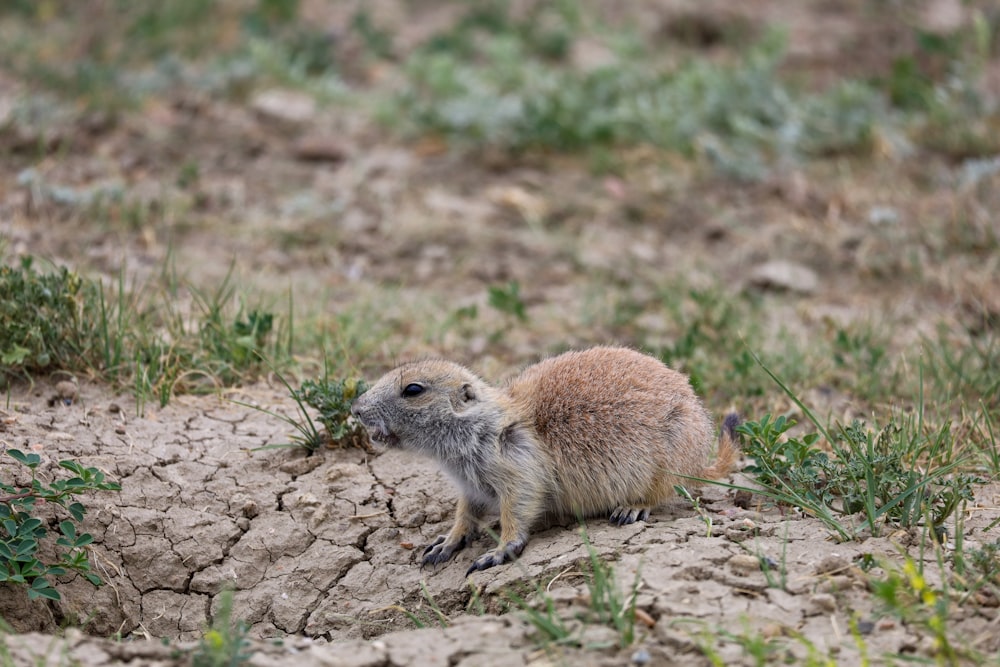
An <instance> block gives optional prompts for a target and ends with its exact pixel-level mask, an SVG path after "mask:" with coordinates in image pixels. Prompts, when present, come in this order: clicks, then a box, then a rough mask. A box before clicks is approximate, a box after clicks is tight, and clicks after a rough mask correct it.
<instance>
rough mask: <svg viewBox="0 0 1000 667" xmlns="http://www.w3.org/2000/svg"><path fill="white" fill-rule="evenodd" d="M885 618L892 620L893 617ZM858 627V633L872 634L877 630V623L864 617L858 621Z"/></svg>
mask: <svg viewBox="0 0 1000 667" xmlns="http://www.w3.org/2000/svg"><path fill="white" fill-rule="evenodd" d="M883 620H888V621H892V619H891V618H890V619H883ZM857 627H858V634H860V635H870V634H871V633H872V632H873V631H874V630H875V624H874V623H872V622H871V621H867V620H864V619H862V620H860V621H858V625H857ZM889 627H892V625H890V626H889Z"/></svg>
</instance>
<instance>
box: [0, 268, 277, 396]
mask: <svg viewBox="0 0 1000 667" xmlns="http://www.w3.org/2000/svg"><path fill="white" fill-rule="evenodd" d="M180 291H181V288H180V287H179V286H176V287H175V288H173V289H165V290H162V291H161V290H156V289H153V287H152V286H150V285H147V286H143V287H139V288H135V289H130V288H129V287H128V286H127V285H126V280H125V273H124V270H123V271H122V272H121V273H119V276H118V280H117V284H116V285H115V286H113V287H109V286H106V285H104V284H102V283H99V282H96V281H93V280H90V279H88V278H85V277H83V276H80V275H79V274H77V273H75V272H73V271H70V270H69V269H67V268H66V267H58V268H54V269H52V270H50V271H48V272H40V271H38V270H36V269H35V263H34V260H33V259H32V258H30V257H25V258H22V259H21V260H20V264H19V265H18V266H17V267H12V266H3V267H0V367H2V368H3V371H2V373H3V374H4V375H6V376H17V375H32V374H35V373H42V372H53V371H56V370H65V371H70V372H85V373H88V374H91V375H93V376H96V377H101V378H103V379H105V380H108V381H110V382H111V383H113V384H115V385H117V386H119V387H128V386H131V387H132V388H133V390H134V392H135V394H136V398H137V401H138V403H139V405H140V409H141V406H142V405H143V404H144V402H145V401H146V400H149V399H151V398H155V399H157V400H158V401H159V403H160V404H161V405H165V404H166V403H167V402H168V401H169V400H170V398H171V396H173V395H174V394H175V393H204V392H206V391H214V390H216V389H218V388H220V387H222V386H232V385H234V384H238V383H240V382H243V381H245V380H246V379H248V378H251V377H253V376H254V375H255V374H257V373H259V372H260V371H261V370H263V369H264V368H265V366H264V364H263V363H262V359H263V358H264V356H265V355H269V356H270V357H271V358H274V359H278V360H283V359H287V358H288V357H289V356H290V354H291V337H292V331H291V327H290V326H288V328H282V327H283V324H282V322H281V321H280V320H279V318H277V316H275V315H274V314H273V313H271V312H269V311H267V310H265V309H262V308H247V307H246V306H245V305H244V300H245V299H244V298H241V296H240V295H238V294H237V290H236V288H235V286H234V284H233V280H232V273H230V274H229V275H227V276H226V278H225V279H224V280H223V281H222V282H221V283H220V284H219V285H218V286H217V288H216V289H214V290H208V291H205V290H199V289H197V288H195V287H193V286H187V291H188V292H189V293H190V294H191V295H192V299H191V304H192V306H193V307H192V310H191V312H183V311H182V306H181V305H180V304H179V302H180V301H181V300H180V299H179V297H178V293H179V292H180ZM289 303H291V300H290V299H289ZM288 321H289V322H290V321H291V313H289V317H288Z"/></svg>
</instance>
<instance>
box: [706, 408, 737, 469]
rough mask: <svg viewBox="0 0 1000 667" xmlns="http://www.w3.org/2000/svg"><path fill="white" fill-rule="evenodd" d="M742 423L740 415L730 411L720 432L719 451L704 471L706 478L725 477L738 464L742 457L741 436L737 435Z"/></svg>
mask: <svg viewBox="0 0 1000 667" xmlns="http://www.w3.org/2000/svg"><path fill="white" fill-rule="evenodd" d="M739 425H740V416H739V415H738V414H736V413H735V412H730V413H729V414H728V415H726V418H725V419H724V420H723V422H722V430H721V432H720V433H719V451H718V452H717V453H716V456H715V463H713V464H712V465H711V466H709V467H708V468H705V471H704V472H703V473H702V477H703V478H704V479H718V478H719V477H725V476H726V475H728V474H729V473H730V472H732V470H733V468H734V467H735V466H736V462H737V461H738V460H739V458H740V445H739V437H738V436H737V435H736V427H737V426H739Z"/></svg>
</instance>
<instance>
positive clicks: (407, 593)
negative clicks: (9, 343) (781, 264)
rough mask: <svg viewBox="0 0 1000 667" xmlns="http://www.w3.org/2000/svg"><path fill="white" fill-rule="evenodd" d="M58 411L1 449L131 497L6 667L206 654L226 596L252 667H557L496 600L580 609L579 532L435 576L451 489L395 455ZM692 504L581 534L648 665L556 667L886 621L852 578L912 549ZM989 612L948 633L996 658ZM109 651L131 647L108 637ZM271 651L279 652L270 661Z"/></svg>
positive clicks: (888, 637) (175, 413)
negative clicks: (739, 636) (495, 564)
mask: <svg viewBox="0 0 1000 667" xmlns="http://www.w3.org/2000/svg"><path fill="white" fill-rule="evenodd" d="M50 393H51V388H50V387H48V386H46V385H38V386H36V387H34V388H33V389H31V390H28V389H27V388H24V387H22V388H20V389H15V390H14V391H13V392H12V393H11V397H10V401H9V404H8V405H7V407H6V408H5V410H4V417H5V418H4V420H3V423H4V427H3V428H4V430H3V432H2V433H0V437H2V440H3V441H4V443H5V445H6V446H16V447H19V448H22V449H24V450H31V451H35V452H38V453H39V454H41V455H42V456H43V459H44V460H45V464H44V465H45V466H46V467H45V468H44V473H43V474H46V475H51V474H58V473H56V472H54V471H55V470H56V468H55V463H56V462H57V461H59V460H61V459H63V458H75V459H78V460H80V461H81V462H82V463H84V464H85V465H88V466H95V467H98V468H100V469H102V470H104V471H106V472H107V474H108V475H109V476H110V477H111V478H114V479H116V480H118V481H120V482H121V484H122V491H121V492H120V493H117V494H112V493H103V494H96V495H94V496H92V497H89V498H87V499H86V504H87V506H88V509H89V513H88V515H87V517H86V521H85V528H86V529H87V530H88V531H90V532H91V533H93V535H94V536H95V538H96V541H95V544H94V546H93V551H92V557H93V562H94V563H95V565H96V566H97V568H98V570H99V571H100V574H101V576H102V577H103V578H104V580H105V581H106V585H105V586H103V587H102V588H99V589H97V590H94V589H93V588H92V587H91V586H90V585H89V584H87V583H86V582H85V581H83V580H82V579H80V578H75V579H70V580H67V581H64V582H62V584H61V586H60V590H61V591H62V593H63V600H62V601H61V602H58V603H50V602H45V601H35V602H29V601H28V600H27V597H26V595H23V593H22V592H16V594H14V595H8V596H5V597H3V598H0V616H3V617H4V618H6V619H8V620H9V621H11V622H12V623H13V625H14V627H15V629H16V630H17V631H19V632H21V633H26V634H21V635H14V636H10V637H8V638H7V650H8V651H10V652H11V655H12V656H13V659H14V663H15V664H25V663H27V662H30V661H34V660H36V659H38V658H39V656H43V655H44V656H48V657H49V658H50V659H51V658H53V657H56V658H59V659H62V657H66V658H68V659H69V660H72V661H77V662H78V663H79V664H82V665H88V666H89V665H105V664H120V663H121V662H128V663H129V664H175V663H177V662H178V660H180V658H178V653H177V652H176V649H177V648H184V647H185V646H188V647H190V646H193V645H194V644H193V642H194V641H195V640H196V639H197V638H198V637H200V636H201V635H202V633H203V632H204V629H205V627H206V625H207V624H208V623H209V622H210V620H211V617H212V614H213V611H214V609H215V605H216V604H217V603H218V600H219V593H220V591H222V590H223V587H224V586H226V585H232V586H233V587H234V589H235V595H234V612H233V615H234V617H236V618H240V619H244V620H245V621H246V622H248V623H249V625H250V634H251V636H252V637H253V638H254V639H255V640H257V641H256V643H255V645H254V653H253V658H252V664H261V665H264V664H267V665H285V664H287V665H303V664H336V665H341V664H343V665H455V664H460V665H464V666H471V665H486V664H489V665H506V664H509V665H521V664H548V663H549V662H551V661H553V660H555V661H556V662H558V661H559V659H560V656H559V655H557V656H555V657H553V654H552V653H551V652H545V651H543V650H540V649H539V645H540V644H539V643H538V642H537V641H535V640H534V639H533V638H532V636H531V631H530V627H529V626H528V625H527V624H526V623H525V622H524V620H523V619H522V618H521V617H520V616H519V615H518V614H505V615H500V616H497V615H495V612H498V611H499V610H500V602H499V601H500V599H501V598H500V591H501V590H502V589H503V588H504V587H505V586H507V585H509V584H514V583H516V582H519V581H522V580H526V581H531V580H533V579H535V578H541V580H542V581H543V583H544V584H547V586H548V589H549V592H550V594H551V596H552V597H553V599H554V600H555V601H556V602H557V603H558V604H560V605H567V606H572V605H578V604H581V600H582V598H583V596H584V595H585V594H586V590H587V589H586V586H585V584H584V581H583V579H582V577H581V575H580V570H579V565H580V563H581V562H582V561H583V560H584V559H585V558H586V550H585V546H584V543H583V540H582V539H581V536H580V534H579V532H578V530H576V529H575V526H555V527H552V528H550V529H548V530H545V531H542V532H539V533H536V534H535V535H534V536H533V539H532V541H531V542H530V544H529V547H528V549H527V550H526V551H525V553H524V556H523V558H522V559H521V561H520V562H518V563H517V564H515V565H511V566H507V567H502V568H496V569H493V570H489V571H486V572H480V573H476V574H474V575H473V576H472V577H471V578H470V579H469V580H468V581H466V579H465V577H464V573H465V570H466V568H467V566H468V561H469V560H470V559H471V558H473V557H474V556H475V555H476V553H477V552H480V551H485V550H486V549H488V548H489V546H490V545H489V543H488V539H487V538H483V539H480V540H479V541H478V542H476V543H474V544H473V545H471V547H469V548H467V549H466V550H465V551H463V552H461V553H460V554H459V555H458V556H457V557H456V558H455V559H453V560H452V561H451V562H449V563H447V564H446V565H444V566H441V567H439V568H437V569H433V570H432V569H428V568H425V569H421V568H420V567H419V565H418V563H419V554H420V547H421V546H422V545H424V544H426V543H428V542H429V541H431V540H432V539H433V537H434V536H436V535H437V534H439V533H441V532H443V531H444V530H445V529H446V527H447V524H448V521H449V519H450V516H451V514H452V512H453V508H454V499H455V494H454V491H453V490H452V488H451V487H450V486H449V483H448V482H447V481H446V480H445V479H444V478H443V476H442V475H441V474H440V473H439V472H438V471H437V470H436V469H435V467H434V466H433V464H432V463H430V462H429V461H425V460H423V459H419V458H415V457H413V456H411V455H409V454H406V453H403V452H399V451H387V452H384V453H381V454H376V455H369V454H366V453H365V452H363V451H360V450H323V451H320V452H318V453H317V454H315V455H313V456H307V455H306V453H305V452H304V451H303V450H301V449H292V448H280V449H269V450H262V451H261V450H258V448H260V447H262V446H264V445H268V444H274V443H279V442H284V441H287V437H288V433H287V430H288V426H287V424H285V423H283V422H281V421H280V420H278V419H276V418H274V417H273V416H271V415H268V414H266V413H264V412H262V411H258V410H254V409H251V408H248V407H245V406H243V405H239V404H237V403H235V402H234V401H235V400H238V401H241V402H248V403H252V404H256V405H259V406H260V407H264V408H267V409H269V410H276V411H284V412H286V413H291V410H292V406H291V405H290V400H289V399H288V398H287V396H283V395H282V394H281V393H280V392H279V391H277V390H274V389H272V388H269V387H266V386H257V387H254V388H251V389H248V390H242V391H240V392H239V393H234V394H232V395H230V396H229V397H228V398H220V397H214V396H213V397H202V398H194V397H182V398H178V399H176V400H175V401H174V402H173V403H171V404H170V405H168V406H167V407H165V408H163V409H162V410H154V409H152V408H150V407H149V406H147V408H146V412H145V416H144V417H134V416H133V415H135V414H136V406H135V405H134V404H133V403H131V401H130V399H127V398H123V397H115V396H111V395H109V394H108V393H107V392H106V390H105V389H102V388H100V387H96V386H89V385H84V386H83V387H81V392H80V397H79V399H78V400H77V402H76V403H75V404H73V405H70V406H65V405H62V404H60V403H58V402H57V403H56V404H55V405H49V404H48V400H47V396H48V395H49V394H50ZM255 450H256V451H255ZM2 465H7V464H2ZM995 493H996V487H987V488H986V489H984V490H982V491H981V494H987V495H989V496H990V498H992V497H993V495H995ZM991 494H992V495H991ZM986 500H989V499H986ZM701 502H702V505H703V507H704V508H705V510H706V513H707V514H706V516H708V517H711V526H710V527H709V525H708V522H706V521H705V519H704V518H703V517H701V516H699V515H698V514H697V513H696V512H695V511H694V510H693V509H692V508H691V506H690V504H689V503H687V502H682V501H679V500H677V501H672V502H668V503H667V504H666V505H665V506H664V507H661V508H660V509H659V510H658V511H657V512H655V513H654V516H653V519H652V521H650V522H649V523H639V524H635V525H631V526H626V527H622V528H618V527H613V526H610V525H608V524H607V523H606V522H604V521H601V520H591V521H589V522H588V523H587V525H586V529H587V533H588V538H589V540H590V541H591V543H592V544H593V546H594V548H595V549H596V550H597V552H598V553H600V554H601V555H602V556H604V557H608V558H611V559H613V560H614V561H615V567H616V572H617V576H618V577H619V579H620V583H621V585H622V587H623V589H627V588H628V587H629V586H631V585H632V582H634V581H635V577H636V576H637V574H636V573H637V572H638V576H639V582H640V586H639V598H638V606H639V608H640V609H641V610H642V611H643V612H645V613H644V614H641V619H642V620H645V621H646V623H640V625H639V628H640V630H641V636H642V639H641V640H640V642H639V644H638V648H637V647H635V646H633V647H631V648H630V649H627V650H625V651H620V650H618V649H614V648H608V649H603V650H593V649H588V650H577V649H563V650H561V651H560V655H561V658H565V659H566V660H568V661H570V660H571V661H573V662H579V663H581V664H623V663H626V662H628V661H629V660H630V658H631V656H635V657H637V658H639V659H643V658H645V657H646V656H649V657H650V659H651V660H653V661H654V664H700V663H701V662H703V661H705V658H703V657H702V656H701V655H700V654H698V653H697V652H696V649H695V641H694V638H695V637H697V636H698V635H699V634H700V633H705V632H713V631H714V630H713V628H716V627H723V628H729V629H730V630H732V631H733V632H739V631H741V630H744V629H746V628H755V629H761V630H763V631H764V632H765V633H772V634H781V633H788V632H791V631H795V632H800V633H802V634H803V635H804V636H806V637H808V638H809V640H810V641H811V642H813V643H814V644H815V645H816V646H817V648H819V649H820V650H821V651H824V652H825V650H826V647H829V646H837V647H839V648H838V649H837V650H839V651H840V652H841V655H842V656H843V657H844V658H845V660H847V661H848V662H849V661H850V660H851V659H852V652H853V651H854V650H855V648H854V641H853V639H852V638H851V636H850V629H849V627H850V619H851V615H852V614H857V615H858V616H859V617H860V618H862V619H864V620H865V621H874V620H875V619H876V617H875V616H874V615H873V608H872V604H873V602H872V600H871V596H870V594H869V593H868V592H867V591H866V584H865V577H864V576H863V575H862V574H861V572H860V571H859V570H857V568H856V567H855V566H854V565H853V563H854V560H855V559H856V558H857V557H858V556H860V555H861V554H863V553H871V554H875V555H885V556H890V557H891V556H892V555H893V554H895V553H896V546H895V542H897V541H899V540H904V541H905V539H906V537H907V536H906V535H895V536H893V537H891V538H881V539H869V540H867V541H865V542H857V543H849V544H834V543H833V542H829V541H827V533H826V531H825V530H824V529H823V527H822V526H821V525H820V524H819V523H818V522H816V521H813V520H808V519H802V518H799V517H796V516H794V515H782V514H780V513H777V512H768V513H766V514H762V513H760V512H759V511H756V510H754V509H749V510H743V509H739V508H737V507H736V506H735V505H734V503H733V499H732V498H731V497H730V496H729V495H727V493H726V491H725V490H724V489H722V488H720V487H707V488H706V489H704V494H703V497H702V500H701ZM990 502H991V503H992V505H993V506H995V502H992V500H990ZM990 514H991V512H990V511H983V512H975V513H973V515H972V517H971V518H970V519H969V522H968V523H967V525H966V529H967V532H968V533H969V534H970V535H974V534H975V533H976V531H977V529H981V528H982V527H983V526H985V525H987V524H988V523H989V521H991V520H992V519H993V518H995V517H994V516H990ZM992 514H996V512H995V511H993V512H992ZM819 543H823V548H817V544H819ZM762 558H763V559H765V560H766V561H767V562H770V563H772V564H774V565H775V567H777V564H778V563H779V562H780V563H784V566H785V568H786V573H785V575H784V578H785V579H784V583H785V586H784V588H783V589H782V588H779V587H773V586H770V585H769V583H773V582H769V577H771V578H773V577H778V576H780V575H779V574H778V573H777V572H776V571H775V572H772V573H770V574H769V573H768V572H765V571H764V570H762V569H761V567H760V562H761V559H762ZM931 558H932V556H930V555H928V559H931ZM929 565H930V566H932V564H929ZM422 586H426V591H427V592H426V594H425V593H424V592H423V591H422ZM473 590H475V591H476V596H477V599H478V601H479V602H480V603H481V604H482V606H483V608H485V610H486V611H487V613H486V614H484V615H482V616H474V615H468V614H463V612H464V611H465V610H470V611H474V610H475V609H476V608H477V606H476V605H475V604H472V605H470V598H472V596H473ZM428 595H429V596H430V597H431V598H433V600H434V603H435V604H436V605H438V607H439V608H440V610H441V611H443V612H444V613H445V614H447V615H448V616H449V617H452V618H453V619H454V620H453V623H452V625H451V627H449V628H447V629H441V628H433V627H432V628H426V629H409V628H412V627H413V624H412V623H411V622H410V621H409V619H408V617H407V615H406V614H405V613H404V612H403V610H404V609H406V610H410V611H412V612H414V613H416V614H417V615H419V616H422V617H423V618H425V619H433V615H432V612H431V611H430V610H429V608H428V603H427V598H426V596H428ZM989 611H990V610H989V609H987V608H979V609H977V610H976V611H975V612H970V613H968V614H967V615H961V614H960V615H959V617H958V618H957V619H956V623H958V624H961V625H962V626H963V633H964V634H965V635H966V636H972V637H980V639H979V640H978V641H979V642H980V645H979V648H980V649H981V650H987V651H989V650H997V649H998V648H1000V644H998V642H997V638H996V637H995V633H993V634H992V635H991V631H990V628H991V627H992V626H993V625H995V618H991V617H990V615H989V614H988V612H989ZM994 611H995V610H994ZM429 623H430V625H434V622H433V621H429ZM66 624H68V625H71V626H73V627H78V628H80V629H82V630H83V631H84V632H86V633H87V635H84V634H83V632H80V631H79V630H75V629H74V630H72V631H70V632H67V633H65V635H64V636H63V637H62V638H58V639H57V638H52V637H51V636H43V635H39V634H33V633H37V632H51V631H52V630H53V629H54V628H55V627H57V626H59V625H66ZM866 632H870V634H869V636H868V637H867V643H868V650H869V651H870V652H882V651H888V652H902V653H905V652H921V651H922V650H924V649H926V641H927V640H926V639H924V638H921V637H919V636H916V635H914V634H911V633H910V632H909V631H908V630H907V629H906V628H905V627H904V626H901V625H898V624H896V623H893V622H888V621H880V622H876V623H873V624H872V625H870V626H868V627H867V628H866ZM116 634H117V635H119V636H121V637H125V638H128V639H129V641H124V642H112V641H110V640H102V639H98V637H107V636H111V635H116ZM88 635H89V636H88ZM584 637H585V640H586V641H587V642H588V643H592V644H595V645H611V646H613V645H614V635H613V633H612V632H611V631H610V630H609V629H607V628H604V627H600V626H593V627H588V628H586V629H585V630H584ZM143 638H147V639H159V638H166V639H169V640H170V642H171V643H170V644H169V645H167V644H164V643H161V642H156V641H143ZM274 639H281V640H283V641H281V642H280V645H277V644H275V643H274V642H273V641H272V642H268V641H263V640H274ZM185 642H186V643H185ZM991 643H992V644H996V645H993V646H991V645H990V644H991ZM636 651H640V652H641V651H645V655H643V654H642V653H635V652H636ZM723 657H726V656H725V655H724V656H723ZM729 658H731V659H732V660H734V661H738V660H739V659H740V658H739V656H738V655H737V654H735V653H734V654H733V655H731V656H729ZM22 661H23V662H22ZM845 664H847V663H845Z"/></svg>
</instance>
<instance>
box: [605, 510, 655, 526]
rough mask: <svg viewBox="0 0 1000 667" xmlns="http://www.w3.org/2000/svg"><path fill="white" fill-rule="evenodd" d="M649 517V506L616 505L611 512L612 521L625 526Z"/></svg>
mask: <svg viewBox="0 0 1000 667" xmlns="http://www.w3.org/2000/svg"><path fill="white" fill-rule="evenodd" d="M648 518H649V508H648V507H616V508H615V511H614V512H612V513H611V523H613V524H615V525H617V526H624V525H626V524H629V523H635V522H636V521H645V520H646V519H648Z"/></svg>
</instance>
